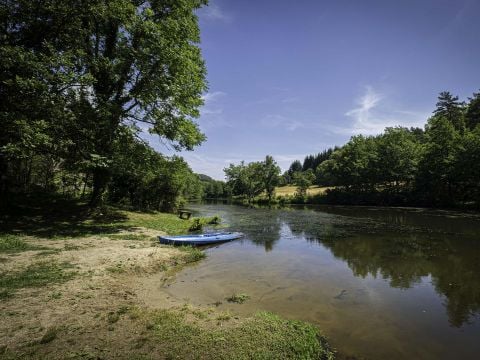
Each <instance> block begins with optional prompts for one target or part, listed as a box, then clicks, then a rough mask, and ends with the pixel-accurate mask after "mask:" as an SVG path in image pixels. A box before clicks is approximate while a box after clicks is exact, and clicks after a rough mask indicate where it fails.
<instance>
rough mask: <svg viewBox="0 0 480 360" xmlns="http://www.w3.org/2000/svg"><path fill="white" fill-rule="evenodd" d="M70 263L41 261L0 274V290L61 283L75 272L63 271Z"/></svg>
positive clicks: (9, 290) (70, 277) (6, 290)
mask: <svg viewBox="0 0 480 360" xmlns="http://www.w3.org/2000/svg"><path fill="white" fill-rule="evenodd" d="M68 267H70V264H67V263H63V264H57V263H52V262H41V263H36V264H32V265H30V266H28V267H27V268H26V269H24V270H22V271H18V272H7V273H2V274H0V292H7V293H8V292H13V291H15V290H18V289H21V288H28V287H42V286H46V285H49V284H54V283H63V282H65V281H68V280H70V279H72V278H73V277H74V276H75V273H74V272H72V271H68V272H66V271H65V268H68Z"/></svg>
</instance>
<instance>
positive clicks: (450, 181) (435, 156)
mask: <svg viewBox="0 0 480 360" xmlns="http://www.w3.org/2000/svg"><path fill="white" fill-rule="evenodd" d="M426 136H427V139H428V141H427V144H426V145H425V149H424V152H423V154H422V158H421V160H420V163H419V173H418V175H417V180H416V182H417V187H418V189H419V190H420V192H421V193H423V194H426V195H427V201H428V202H430V203H432V204H434V205H452V203H453V200H454V184H455V181H456V176H455V161H456V158H457V157H458V152H459V149H460V146H461V135H460V133H459V132H458V131H457V130H456V129H455V127H454V126H453V124H452V123H451V122H450V121H449V120H448V119H447V118H445V117H442V116H433V117H431V118H430V119H429V121H428V124H427V130H426Z"/></svg>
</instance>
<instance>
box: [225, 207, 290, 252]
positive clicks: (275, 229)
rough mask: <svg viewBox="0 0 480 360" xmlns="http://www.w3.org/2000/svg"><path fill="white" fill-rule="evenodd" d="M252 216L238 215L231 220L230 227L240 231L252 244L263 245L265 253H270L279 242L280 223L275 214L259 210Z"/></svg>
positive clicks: (270, 211) (272, 211)
mask: <svg viewBox="0 0 480 360" xmlns="http://www.w3.org/2000/svg"><path fill="white" fill-rule="evenodd" d="M254 214H255V216H252V214H251V213H249V214H248V215H244V214H238V216H236V217H235V219H232V224H231V227H233V228H238V229H241V231H242V232H243V233H244V234H245V235H246V237H247V238H249V239H250V240H251V241H252V242H253V243H254V244H256V245H263V246H264V247H265V251H271V250H272V249H273V247H274V245H275V243H276V242H277V241H278V240H280V229H281V222H280V219H279V218H278V215H277V212H276V211H274V210H265V209H259V210H256V211H255V213H254Z"/></svg>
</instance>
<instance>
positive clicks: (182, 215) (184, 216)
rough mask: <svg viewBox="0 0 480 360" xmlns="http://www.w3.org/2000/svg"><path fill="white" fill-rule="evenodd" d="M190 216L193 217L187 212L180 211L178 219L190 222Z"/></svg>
mask: <svg viewBox="0 0 480 360" xmlns="http://www.w3.org/2000/svg"><path fill="white" fill-rule="evenodd" d="M190 216H192V213H191V212H190V211H187V210H178V217H179V218H180V219H184V220H188V219H190Z"/></svg>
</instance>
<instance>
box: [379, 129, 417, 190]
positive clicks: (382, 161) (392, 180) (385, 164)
mask: <svg viewBox="0 0 480 360" xmlns="http://www.w3.org/2000/svg"><path fill="white" fill-rule="evenodd" d="M376 141H377V144H378V147H377V151H378V163H377V165H376V168H377V170H378V174H377V176H375V178H376V179H377V181H378V182H382V183H385V184H387V185H388V186H392V185H393V186H395V188H396V189H397V191H398V190H399V188H400V187H402V186H408V185H409V184H410V183H411V182H412V181H413V180H414V179H415V175H416V173H417V167H418V161H419V158H420V144H419V143H418V142H417V141H416V137H415V135H414V134H412V132H410V131H409V130H408V129H405V128H400V127H398V128H387V129H385V132H384V133H383V134H382V135H380V136H378V137H377V138H376Z"/></svg>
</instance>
